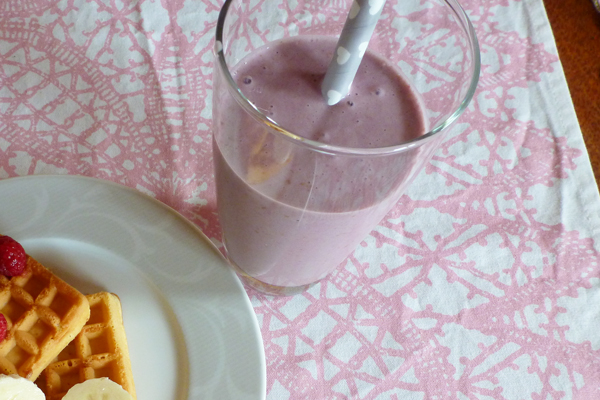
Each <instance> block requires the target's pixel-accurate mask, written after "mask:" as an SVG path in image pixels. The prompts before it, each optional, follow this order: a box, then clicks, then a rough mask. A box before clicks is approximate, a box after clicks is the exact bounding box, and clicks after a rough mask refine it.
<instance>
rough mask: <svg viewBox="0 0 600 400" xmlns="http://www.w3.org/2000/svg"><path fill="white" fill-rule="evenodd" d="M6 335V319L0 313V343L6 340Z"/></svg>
mask: <svg viewBox="0 0 600 400" xmlns="http://www.w3.org/2000/svg"><path fill="white" fill-rule="evenodd" d="M7 333H8V322H6V317H4V314H2V313H0V342H1V341H3V340H4V338H6V334H7Z"/></svg>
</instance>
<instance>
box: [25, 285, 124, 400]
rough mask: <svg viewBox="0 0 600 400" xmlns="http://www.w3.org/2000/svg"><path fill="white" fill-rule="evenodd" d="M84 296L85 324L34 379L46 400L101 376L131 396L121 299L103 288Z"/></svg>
mask: <svg viewBox="0 0 600 400" xmlns="http://www.w3.org/2000/svg"><path fill="white" fill-rule="evenodd" d="M87 299H88V301H89V303H90V309H91V315H90V319H89V320H88V322H87V324H86V325H85V326H84V327H83V329H82V330H81V332H80V333H79V334H78V335H77V337H76V338H75V339H74V340H73V341H72V342H71V343H70V344H69V345H68V346H67V347H66V348H65V349H64V350H63V351H62V352H61V353H60V354H59V355H58V357H57V358H56V359H55V360H54V361H53V362H52V363H51V364H50V365H49V366H48V368H46V369H45V370H44V373H43V374H42V376H41V377H40V379H39V380H38V382H36V383H38V385H39V386H40V388H41V389H42V391H43V392H44V393H45V394H46V399H47V400H59V399H62V398H63V396H64V395H65V394H66V392H67V391H68V390H69V389H70V388H71V387H72V386H73V385H75V384H77V383H81V382H83V381H86V380H88V379H93V378H103V377H105V378H108V379H110V380H112V381H114V382H116V383H118V384H119V385H121V386H122V387H123V389H125V390H126V391H128V392H129V393H130V394H131V396H132V397H133V398H134V399H135V398H136V395H135V386H134V384H133V375H132V373H131V361H130V359H129V350H128V347H127V339H126V337H125V329H124V327H123V316H122V312H121V302H120V301H119V298H118V297H117V296H116V295H114V294H112V293H107V292H100V293H96V294H91V295H88V296H87Z"/></svg>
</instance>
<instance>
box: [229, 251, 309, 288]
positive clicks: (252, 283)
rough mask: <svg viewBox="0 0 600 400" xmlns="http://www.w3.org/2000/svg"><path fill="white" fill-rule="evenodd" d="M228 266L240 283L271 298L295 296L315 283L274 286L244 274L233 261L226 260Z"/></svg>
mask: <svg viewBox="0 0 600 400" xmlns="http://www.w3.org/2000/svg"><path fill="white" fill-rule="evenodd" d="M227 261H229V264H231V266H232V267H233V269H234V270H235V272H236V273H237V275H238V277H239V278H240V280H241V281H242V283H243V284H244V285H247V286H249V287H251V288H252V289H256V290H258V291H259V292H261V293H264V294H268V295H271V296H295V295H297V294H300V293H302V292H305V291H306V290H308V289H309V288H310V287H312V286H313V285H315V284H316V283H317V282H318V281H317V282H313V283H309V284H307V285H302V286H276V285H271V284H269V283H265V282H262V281H260V280H258V279H256V278H254V277H252V276H250V275H248V274H247V273H245V272H244V271H243V270H242V269H241V268H240V267H239V266H237V265H236V264H235V263H234V262H233V261H231V260H230V259H228V260H227Z"/></svg>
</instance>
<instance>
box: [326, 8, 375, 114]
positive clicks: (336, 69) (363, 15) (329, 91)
mask: <svg viewBox="0 0 600 400" xmlns="http://www.w3.org/2000/svg"><path fill="white" fill-rule="evenodd" d="M384 3H385V0H354V1H353V2H352V7H350V11H349V12H348V17H347V19H346V23H345V24H344V28H343V29H342V32H341V34H340V38H339V40H338V43H337V47H336V50H335V53H334V54H333V57H332V59H331V62H330V64H329V67H328V69H327V73H326V74H325V78H324V79H323V83H322V84H321V93H322V94H323V97H324V98H325V100H326V101H327V104H329V105H330V106H332V105H334V104H337V103H338V102H339V101H340V100H341V99H343V98H344V97H345V96H346V95H347V94H348V91H349V90H350V86H351V85H352V81H353V80H354V76H355V75H356V71H357V70H358V67H359V66H360V62H361V60H362V57H363V56H364V54H365V51H366V50H367V46H368V45H369V40H370V39H371V36H372V35H373V31H374V30H375V25H377V21H378V20H379V16H380V15H381V10H383V5H384Z"/></svg>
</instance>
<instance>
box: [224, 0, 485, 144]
mask: <svg viewBox="0 0 600 400" xmlns="http://www.w3.org/2000/svg"><path fill="white" fill-rule="evenodd" d="M440 1H443V2H444V3H446V5H447V6H448V7H449V8H450V9H451V10H452V11H453V12H454V14H455V15H456V17H457V23H459V24H460V25H461V27H462V29H463V31H464V32H465V33H466V35H467V38H468V39H469V48H470V50H471V53H472V55H473V74H472V76H471V81H470V83H469V88H468V90H467V91H466V93H465V95H464V97H463V99H462V101H461V102H460V104H459V106H458V107H457V109H456V110H454V112H452V113H451V114H450V115H449V116H448V117H446V119H444V120H442V121H441V122H439V123H438V124H437V125H436V126H435V127H434V128H433V129H431V130H429V131H428V132H426V133H425V134H423V135H421V136H419V137H416V138H414V139H411V140H407V141H405V142H402V143H399V144H396V145H393V146H386V147H368V148H358V147H346V146H339V145H332V144H326V143H321V142H318V141H316V140H312V139H307V138H304V137H302V136H300V135H296V134H294V133H293V132H290V131H288V130H287V129H285V128H284V127H282V126H280V125H279V124H278V123H277V122H276V121H274V120H273V119H271V118H269V117H268V116H267V115H265V114H264V113H263V112H262V111H260V110H259V108H258V107H257V106H256V105H255V104H254V103H252V102H251V101H250V100H249V99H248V98H247V97H246V96H245V95H244V94H243V93H242V91H241V89H240V88H239V86H238V85H237V83H236V82H235V80H234V79H233V77H232V76H231V73H230V70H229V66H228V65H227V61H226V60H225V54H224V51H223V50H224V49H223V29H224V26H225V18H226V16H227V11H228V10H229V6H230V5H231V3H232V2H233V0H225V3H224V4H223V6H222V8H221V10H220V11H219V18H218V20H217V26H216V32H215V42H214V53H215V59H216V61H217V64H216V65H215V68H219V70H220V71H221V73H223V75H224V77H225V79H226V80H227V84H228V89H229V90H230V93H231V94H232V95H233V97H234V98H235V100H236V101H237V103H238V104H239V105H240V106H241V107H242V108H244V110H245V111H246V112H248V113H249V114H251V115H252V116H253V117H254V118H255V119H256V120H257V121H259V122H261V123H263V124H264V125H266V126H267V127H269V128H270V129H271V130H272V131H274V133H275V134H279V135H281V136H282V137H283V138H285V139H287V140H291V141H292V142H294V143H296V144H298V145H301V146H304V147H307V148H309V149H312V150H314V151H317V152H320V153H326V154H340V155H361V156H381V155H388V154H395V153H400V152H404V151H406V150H407V149H410V148H414V147H417V146H420V145H422V144H424V143H426V142H428V141H429V140H431V139H433V138H434V137H437V136H439V135H440V134H441V133H442V132H445V131H446V130H447V128H449V127H450V126H451V125H452V124H453V123H454V122H455V121H456V120H457V119H458V117H459V116H460V115H461V114H462V113H463V112H464V111H465V110H466V108H467V107H468V105H469V103H470V102H471V100H472V99H473V96H474V94H475V90H476V89H477V84H478V82H479V75H480V73H481V54H480V49H479V41H478V40H477V35H476V33H475V28H474V27H473V24H472V23H471V20H470V19H469V17H468V15H467V13H466V12H465V10H464V9H463V8H462V6H461V5H460V4H459V3H458V2H457V1H456V0H440Z"/></svg>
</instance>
